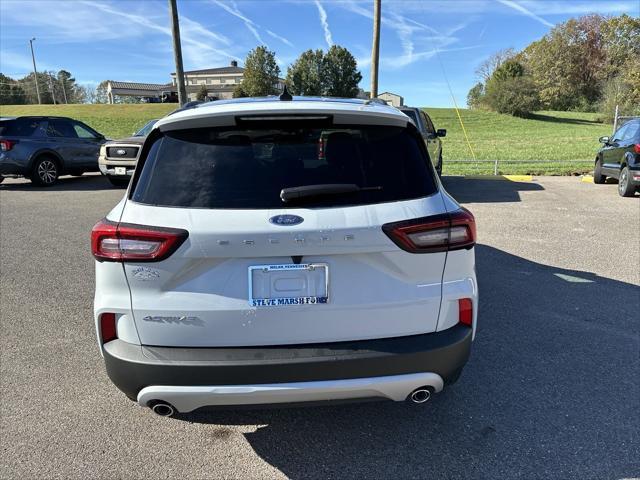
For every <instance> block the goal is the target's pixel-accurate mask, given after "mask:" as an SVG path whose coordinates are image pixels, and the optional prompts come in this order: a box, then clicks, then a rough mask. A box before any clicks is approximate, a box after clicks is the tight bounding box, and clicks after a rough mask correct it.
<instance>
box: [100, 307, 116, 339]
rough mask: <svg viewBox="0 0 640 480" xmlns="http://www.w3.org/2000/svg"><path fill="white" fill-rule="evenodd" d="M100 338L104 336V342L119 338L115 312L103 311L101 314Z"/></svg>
mask: <svg viewBox="0 0 640 480" xmlns="http://www.w3.org/2000/svg"><path fill="white" fill-rule="evenodd" d="M100 338H102V343H103V344H105V343H107V342H110V341H111V340H115V339H116V338H118V335H117V334H116V314H115V313H103V314H101V315H100Z"/></svg>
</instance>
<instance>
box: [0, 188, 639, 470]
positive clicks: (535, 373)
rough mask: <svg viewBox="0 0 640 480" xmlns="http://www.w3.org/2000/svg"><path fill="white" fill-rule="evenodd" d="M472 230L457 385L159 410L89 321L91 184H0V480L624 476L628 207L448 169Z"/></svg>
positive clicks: (103, 198)
mask: <svg viewBox="0 0 640 480" xmlns="http://www.w3.org/2000/svg"><path fill="white" fill-rule="evenodd" d="M445 185H446V187H447V189H448V190H449V191H450V192H451V193H452V194H453V195H454V196H455V197H456V198H458V199H459V200H460V201H461V202H463V204H464V205H466V206H467V207H468V208H470V209H471V210H472V211H473V213H474V214H475V215H476V218H477V221H478V232H479V233H478V235H479V246H478V247H477V268H478V277H479V284H480V298H481V306H480V317H479V330H478V336H477V338H476V342H475V345H474V349H473V353H472V357H471V360H470V363H469V364H468V366H467V367H466V369H465V371H464V373H463V374H462V377H461V379H460V381H459V383H457V384H456V385H454V386H452V387H451V388H449V389H448V390H445V391H444V392H443V393H441V394H439V395H436V396H435V397H434V398H433V400H432V401H430V402H429V403H427V404H426V405H423V406H414V405H405V404H394V403H385V402H375V403H365V404H350V405H339V406H326V407H313V408H311V407H310V408H293V409H279V410H277V409H271V410H242V411H232V410H217V411H206V412H201V413H194V414H191V415H184V416H181V417H179V418H174V419H167V418H161V417H157V416H155V415H153V414H152V413H151V412H150V411H149V410H147V409H143V408H140V407H138V406H137V405H136V404H134V403H132V402H131V401H129V400H128V399H127V398H126V397H125V396H124V395H123V394H121V393H120V392H119V391H118V390H117V389H116V388H115V387H114V386H113V385H112V384H111V383H110V381H109V380H108V378H107V376H106V374H105V372H104V368H103V365H102V360H101V358H100V356H99V353H98V348H97V346H96V342H95V333H94V327H93V320H92V300H93V258H92V257H91V253H90V251H89V231H90V229H91V227H92V225H93V224H94V223H95V222H96V221H97V220H98V219H100V218H101V217H102V216H104V215H105V214H106V213H107V211H108V210H110V208H111V207H112V206H113V205H114V204H115V203H117V201H118V200H119V199H120V198H121V196H122V194H123V190H117V189H113V188H112V187H110V186H109V185H108V183H107V181H106V180H104V179H103V178H101V177H99V176H85V177H82V178H65V179H63V180H62V181H61V182H60V184H59V185H58V186H56V187H53V188H50V189H38V188H34V187H32V186H31V185H30V184H29V183H28V182H24V181H21V180H5V182H4V183H3V184H2V185H0V273H1V281H0V308H1V312H0V313H1V315H0V322H1V323H0V382H1V390H0V391H1V398H0V422H1V423H0V427H1V428H0V430H1V431H0V443H1V452H2V454H1V455H0V476H1V477H2V478H36V477H37V478H54V477H64V478H71V477H80V478H87V477H93V478H118V477H127V478H282V477H290V478H331V477H333V478H354V477H359V478H362V477H376V478H517V477H522V478H581V479H591V478H608V479H620V478H629V477H637V476H640V415H638V412H639V411H640V359H639V350H640V341H639V338H640V337H639V331H640V322H639V312H640V198H638V197H637V196H636V198H632V199H629V198H620V197H619V196H618V194H617V192H616V185H593V184H589V183H582V182H580V180H579V179H578V178H575V177H563V178H555V177H541V178H538V179H537V181H534V182H531V183H517V182H509V181H491V180H478V179H462V178H455V177H449V178H446V179H445Z"/></svg>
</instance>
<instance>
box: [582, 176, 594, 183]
mask: <svg viewBox="0 0 640 480" xmlns="http://www.w3.org/2000/svg"><path fill="white" fill-rule="evenodd" d="M580 181H581V182H584V183H593V177H592V176H591V175H582V177H581V178H580Z"/></svg>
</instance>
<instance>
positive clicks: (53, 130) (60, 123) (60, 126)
mask: <svg viewBox="0 0 640 480" xmlns="http://www.w3.org/2000/svg"><path fill="white" fill-rule="evenodd" d="M47 135H48V136H50V137H66V138H78V134H77V133H76V131H75V129H74V128H73V124H72V123H71V122H70V121H68V120H58V119H51V120H49V126H48V128H47Z"/></svg>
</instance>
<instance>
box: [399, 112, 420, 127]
mask: <svg viewBox="0 0 640 480" xmlns="http://www.w3.org/2000/svg"><path fill="white" fill-rule="evenodd" d="M402 113H404V114H405V115H406V116H407V117H409V118H410V119H411V120H413V123H414V124H415V125H416V127H418V128H420V122H419V121H418V115H417V114H416V111H415V110H402Z"/></svg>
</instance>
